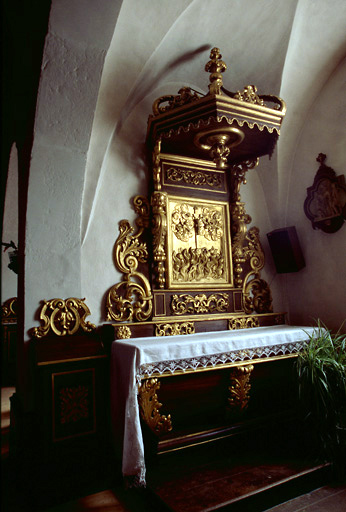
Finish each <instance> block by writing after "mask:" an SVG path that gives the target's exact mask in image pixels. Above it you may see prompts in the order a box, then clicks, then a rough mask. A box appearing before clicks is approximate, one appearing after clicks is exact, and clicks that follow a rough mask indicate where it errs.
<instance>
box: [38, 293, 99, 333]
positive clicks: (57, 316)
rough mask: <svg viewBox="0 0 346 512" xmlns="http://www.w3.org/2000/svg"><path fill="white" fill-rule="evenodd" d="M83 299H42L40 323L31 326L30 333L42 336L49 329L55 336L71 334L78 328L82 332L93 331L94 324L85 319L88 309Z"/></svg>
mask: <svg viewBox="0 0 346 512" xmlns="http://www.w3.org/2000/svg"><path fill="white" fill-rule="evenodd" d="M84 301H85V299H76V298H74V297H71V298H69V299H66V300H63V299H52V300H48V301H43V306H42V308H41V312H40V320H41V322H42V325H41V326H40V327H35V328H33V329H32V330H31V333H32V334H33V336H34V337H35V338H43V337H44V336H47V335H48V334H49V333H50V332H51V331H52V332H53V333H54V334H56V335H57V336H66V335H69V336H71V335H73V334H75V333H76V332H77V331H78V330H79V329H81V330H83V331H84V332H91V331H93V330H94V329H96V326H95V325H94V324H92V323H90V322H87V321H86V320H85V318H86V317H87V316H89V315H90V310H89V308H88V306H87V305H86V304H85V303H84Z"/></svg>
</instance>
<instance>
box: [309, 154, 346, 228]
mask: <svg viewBox="0 0 346 512" xmlns="http://www.w3.org/2000/svg"><path fill="white" fill-rule="evenodd" d="M326 158H327V157H326V155H324V154H323V153H320V154H319V155H318V157H317V158H316V160H317V161H318V162H320V167H319V169H318V171H317V173H316V176H315V179H314V183H313V185H312V186H311V187H309V188H308V189H307V197H306V199H305V202H304V211H305V215H306V216H307V217H308V219H310V221H311V224H312V227H313V228H314V229H321V230H322V231H324V232H325V233H335V232H336V231H338V230H339V229H340V228H341V227H342V225H343V224H344V222H345V219H346V183H345V176H343V175H342V174H341V175H340V176H337V175H336V173H335V171H334V170H333V169H332V168H331V167H328V166H327V165H326V164H325V160H326Z"/></svg>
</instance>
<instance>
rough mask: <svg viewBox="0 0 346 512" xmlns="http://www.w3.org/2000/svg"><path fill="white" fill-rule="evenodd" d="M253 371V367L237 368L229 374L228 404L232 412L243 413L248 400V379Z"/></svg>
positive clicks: (249, 388)
mask: <svg viewBox="0 0 346 512" xmlns="http://www.w3.org/2000/svg"><path fill="white" fill-rule="evenodd" d="M253 369H254V366H253V365H252V364H251V365H246V366H237V367H236V368H233V369H232V370H231V372H230V381H231V385H230V387H229V388H228V389H229V392H230V395H231V396H230V398H228V403H229V405H230V407H231V408H232V410H233V411H236V412H243V411H245V409H246V408H247V406H248V403H249V400H250V390H251V384H250V377H251V373H252V371H253Z"/></svg>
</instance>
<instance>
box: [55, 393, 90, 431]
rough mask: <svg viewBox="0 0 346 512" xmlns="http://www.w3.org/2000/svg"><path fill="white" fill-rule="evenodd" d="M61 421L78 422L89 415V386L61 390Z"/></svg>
mask: <svg viewBox="0 0 346 512" xmlns="http://www.w3.org/2000/svg"><path fill="white" fill-rule="evenodd" d="M59 398H60V423H61V424H62V425H65V424H68V423H76V422H77V421H80V420H83V419H87V418H88V417H89V390H88V387H87V386H82V385H80V386H77V387H66V388H63V389H61V390H60V393H59Z"/></svg>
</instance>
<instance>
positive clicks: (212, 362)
mask: <svg viewBox="0 0 346 512" xmlns="http://www.w3.org/2000/svg"><path fill="white" fill-rule="evenodd" d="M313 332H314V328H311V327H294V326H288V325H277V326H269V327H256V328H250V329H239V330H235V331H217V332H207V333H196V334H187V335H181V336H167V337H146V338H135V339H129V340H115V341H114V342H113V343H112V355H111V407H112V424H113V434H114V441H115V444H116V445H118V446H119V445H120V446H121V450H122V472H123V475H124V477H126V478H129V479H132V481H133V482H132V483H133V484H135V485H145V473H146V468H145V459H144V443H143V435H142V430H141V423H140V412H139V405H138V398H137V394H138V385H139V384H140V382H141V380H142V379H145V378H149V377H157V376H160V375H161V376H162V375H166V374H167V373H168V374H171V375H174V374H176V373H182V372H184V373H188V372H198V371H206V370H208V369H210V368H215V369H216V368H224V367H227V366H236V365H240V364H249V363H250V362H251V364H256V363H259V362H261V361H263V360H265V361H267V360H268V359H269V360H270V359H276V358H280V357H295V356H296V355H297V353H298V352H299V351H300V350H301V349H302V348H303V347H304V346H305V345H306V343H307V342H308V341H309V336H311V334H312V333H313Z"/></svg>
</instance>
